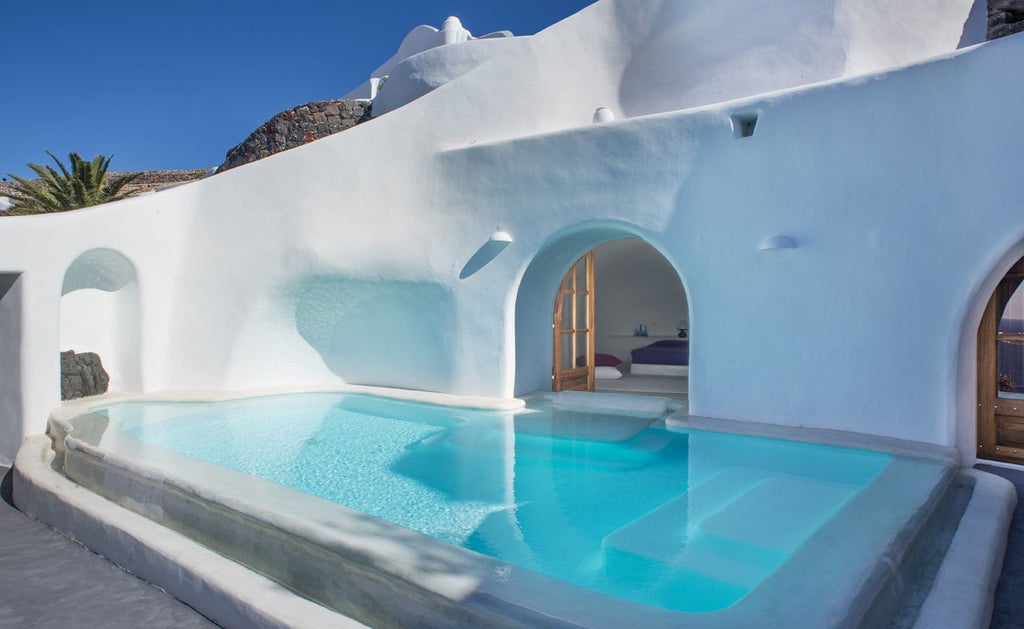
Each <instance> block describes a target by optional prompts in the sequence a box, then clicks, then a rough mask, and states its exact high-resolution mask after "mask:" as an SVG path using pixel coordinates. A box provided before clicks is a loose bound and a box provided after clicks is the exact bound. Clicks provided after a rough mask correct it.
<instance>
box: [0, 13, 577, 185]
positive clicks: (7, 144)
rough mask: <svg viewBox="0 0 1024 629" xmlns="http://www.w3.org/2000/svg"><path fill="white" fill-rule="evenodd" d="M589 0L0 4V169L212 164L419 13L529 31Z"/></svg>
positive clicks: (388, 51)
mask: <svg viewBox="0 0 1024 629" xmlns="http://www.w3.org/2000/svg"><path fill="white" fill-rule="evenodd" d="M592 3H593V0H522V1H519V0H505V1H501V2H499V1H495V0H370V1H369V2H354V1H350V0H295V1H293V2H290V3H284V2H280V0H276V1H270V0H212V1H211V0H175V1H174V2H154V1H152V0H130V1H129V0H95V1H93V2H82V1H81V0H55V1H51V2H41V1H40V2H36V1H31V0H30V1H18V2H10V3H5V6H4V7H3V9H2V10H0V16H2V24H3V25H4V26H3V36H2V37H0V49H2V50H3V57H2V58H3V60H4V64H3V67H4V72H3V75H4V76H5V78H6V80H5V81H4V87H3V88H2V93H3V94H2V95H0V121H2V124H3V125H4V129H3V134H2V135H0V138H2V139H0V176H6V174H7V173H14V174H16V175H20V176H28V175H30V174H31V171H29V170H28V169H27V168H26V167H25V164H26V163H28V162H35V163H49V158H48V157H47V156H46V154H45V153H44V150H49V151H51V152H53V153H54V154H55V155H57V156H58V157H61V158H62V159H65V161H66V157H67V154H68V153H69V152H70V151H76V152H78V153H80V154H82V155H83V156H84V157H87V158H91V157H94V156H95V155H97V154H101V153H102V154H104V155H110V154H114V160H113V162H112V164H111V167H112V168H113V169H114V170H118V171H122V170H149V169H153V170H156V169H177V168H202V167H210V166H217V165H219V164H220V163H221V161H223V159H224V154H225V153H226V152H227V151H228V150H229V149H230V148H231V147H233V146H234V145H235V144H237V143H238V142H241V141H242V140H243V139H245V137H246V136H247V135H248V134H249V133H250V132H252V131H253V130H254V129H255V128H256V127H258V126H259V125H260V124H262V123H263V122H264V121H266V120H267V119H268V118H270V117H271V116H273V115H274V114H276V113H277V112H279V111H281V110H284V109H287V108H289V107H293V106H295V105H300V104H302V103H305V102H309V101H315V100H323V99H327V98H339V97H341V96H343V95H344V94H345V93H346V92H348V91H349V90H350V89H352V88H354V87H356V86H357V85H359V84H360V83H362V82H363V81H364V80H366V78H367V77H368V76H369V73H370V72H371V71H372V70H373V69H375V68H376V67H377V66H378V65H380V64H381V63H383V62H384V61H386V60H387V59H388V57H390V56H391V55H392V54H394V52H395V50H396V49H397V48H398V45H399V43H401V41H402V38H403V37H404V36H405V35H406V33H408V32H409V31H410V30H411V29H412V28H413V27H415V26H417V25H419V24H430V25H432V26H435V27H440V26H441V22H442V21H444V18H445V17H447V16H449V15H456V16H458V17H459V18H460V19H461V20H462V23H463V25H464V26H465V27H466V28H468V29H469V30H470V31H472V32H473V34H474V35H482V34H485V33H489V32H492V31H496V30H502V29H508V30H511V31H512V32H513V33H515V34H516V35H529V34H533V33H536V32H537V31H539V30H543V29H544V28H545V27H547V26H549V25H551V24H554V23H555V22H557V21H559V20H561V19H563V18H565V17H567V16H569V15H572V14H573V13H575V12H577V11H579V10H580V9H582V8H584V7H586V6H587V5H589V4H592Z"/></svg>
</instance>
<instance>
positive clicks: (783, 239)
mask: <svg viewBox="0 0 1024 629" xmlns="http://www.w3.org/2000/svg"><path fill="white" fill-rule="evenodd" d="M760 249H761V251H775V250H777V249H796V241H795V240H793V239H792V238H790V237H789V236H772V237H771V238H766V239H765V240H764V242H762V243H761V247H760Z"/></svg>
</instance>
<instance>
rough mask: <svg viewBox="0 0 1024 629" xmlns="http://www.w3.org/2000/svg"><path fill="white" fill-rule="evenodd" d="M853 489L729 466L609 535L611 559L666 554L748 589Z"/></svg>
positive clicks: (677, 564) (679, 565)
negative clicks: (766, 474)
mask: <svg viewBox="0 0 1024 629" xmlns="http://www.w3.org/2000/svg"><path fill="white" fill-rule="evenodd" d="M854 493H855V490H854V489H853V488H851V487H848V486H845V485H839V484H836V483H828V482H822V481H815V480H810V479H803V478H797V477H791V476H784V475H780V476H773V477H768V478H765V476H764V472H763V471H762V470H754V469H749V468H733V469H729V470H726V471H724V472H721V473H720V474H717V475H716V476H714V477H712V478H710V479H708V480H706V481H704V482H703V483H700V484H699V485H697V486H695V487H693V488H692V489H690V490H689V491H688V492H687V493H685V494H683V495H682V496H679V497H678V498H675V499H673V500H671V501H669V502H667V503H665V504H664V505H662V506H661V507H659V508H657V509H655V510H654V511H651V512H649V513H647V514H646V515H644V516H642V517H640V518H637V519H636V520H633V521H632V522H630V523H628V524H626V525H625V526H623V527H621V528H620V529H618V530H616V531H614V532H613V533H611V534H609V535H608V536H607V537H606V538H605V540H604V549H605V553H606V561H608V562H620V563H621V562H627V561H632V560H631V559H629V558H628V556H634V557H637V558H642V559H644V560H647V561H650V562H656V561H658V558H659V557H660V558H661V561H662V562H665V561H666V560H665V557H666V556H667V557H671V558H672V559H669V560H668V561H667V563H668V564H669V565H670V566H671V567H672V568H674V569H677V570H685V571H690V572H694V573H699V574H703V575H706V576H708V577H709V578H711V579H715V580H716V581H721V582H725V583H732V584H735V585H737V586H742V587H743V588H745V589H747V590H749V589H751V588H753V587H754V586H756V585H757V584H758V583H760V582H761V581H762V580H764V579H765V577H767V576H768V575H769V574H770V573H771V572H772V571H773V570H774V569H775V568H776V567H778V565H779V564H780V563H781V562H782V561H783V560H784V559H785V558H786V556H787V554H789V553H791V552H792V551H793V550H795V548H796V547H797V546H798V545H799V544H800V543H801V542H802V541H803V540H804V539H806V538H807V537H808V536H809V535H811V534H812V533H813V532H814V531H815V530H816V529H817V528H819V527H820V526H821V525H822V524H823V523H824V522H825V521H826V520H827V519H828V518H830V517H831V516H832V515H833V514H834V513H835V512H836V511H838V509H839V508H841V507H842V505H843V504H844V503H845V502H846V501H847V500H849V498H850V497H851V496H852V495H853V494H854Z"/></svg>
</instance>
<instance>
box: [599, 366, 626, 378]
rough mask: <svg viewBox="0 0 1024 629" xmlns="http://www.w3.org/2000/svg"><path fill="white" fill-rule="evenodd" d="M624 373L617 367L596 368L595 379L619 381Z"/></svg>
mask: <svg viewBox="0 0 1024 629" xmlns="http://www.w3.org/2000/svg"><path fill="white" fill-rule="evenodd" d="M621 377H622V372H621V371H619V370H618V369H616V368H615V367H608V366H607V365H606V366H604V367H594V378H595V379H597V380H618V379H619V378H621Z"/></svg>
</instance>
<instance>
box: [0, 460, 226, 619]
mask: <svg viewBox="0 0 1024 629" xmlns="http://www.w3.org/2000/svg"><path fill="white" fill-rule="evenodd" d="M0 476H2V477H4V479H5V480H4V486H3V492H2V493H3V498H4V499H3V500H0V627H5V628H10V629H17V628H19V627H61V628H65V627H68V628H71V627H152V628H156V629H162V628H165V627H166V628H168V629H170V628H171V627H174V628H178V627H181V628H183V629H184V628H192V627H215V626H216V625H214V624H213V623H211V622H210V621H209V620H207V619H206V618H205V617H203V616H201V615H200V614H199V613H198V612H196V611H195V610H194V609H192V608H191V607H189V606H187V605H185V604H184V603H182V602H180V601H178V600H177V599H175V598H174V597H172V596H170V595H169V594H167V593H166V592H164V591H163V590H161V589H159V588H157V587H154V586H152V585H150V584H149V583H146V582H145V581H143V580H142V579H139V578H138V577H135V576H134V575H131V574H129V573H127V572H125V571H124V570H121V569H120V568H118V567H117V566H115V565H114V564H112V563H111V562H109V561H107V560H106V559H104V558H103V557H101V556H99V555H97V554H96V553H93V552H92V551H90V550H88V549H87V548H85V547H84V546H82V545H80V544H78V543H76V542H73V541H71V540H70V539H68V538H66V537H64V536H63V535H61V534H60V533H58V532H56V531H54V530H53V529H51V528H50V527H48V526H46V525H45V524H43V523H41V522H38V521H36V520H33V519H32V518H30V517H28V516H26V515H25V514H24V513H22V512H20V511H18V510H17V509H15V508H14V507H12V506H11V505H10V504H8V501H9V499H10V486H9V477H8V476H7V468H5V467H0Z"/></svg>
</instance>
